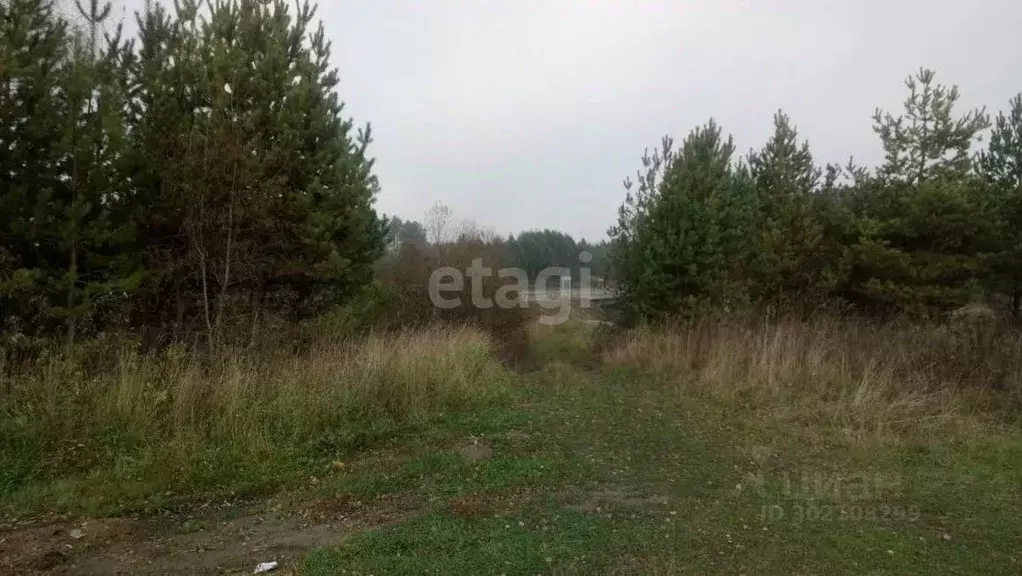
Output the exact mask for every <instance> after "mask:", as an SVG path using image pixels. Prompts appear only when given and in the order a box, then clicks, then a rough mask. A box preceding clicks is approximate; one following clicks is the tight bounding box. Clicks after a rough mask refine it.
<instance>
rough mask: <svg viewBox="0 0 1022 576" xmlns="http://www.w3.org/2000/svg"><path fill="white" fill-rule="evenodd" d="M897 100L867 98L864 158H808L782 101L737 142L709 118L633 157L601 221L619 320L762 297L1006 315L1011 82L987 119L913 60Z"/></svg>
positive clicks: (796, 304)
mask: <svg viewBox="0 0 1022 576" xmlns="http://www.w3.org/2000/svg"><path fill="white" fill-rule="evenodd" d="M906 86H907V88H908V92H909V94H908V98H907V99H906V101H905V109H904V110H903V111H902V112H901V113H899V114H892V113H888V112H884V111H881V110H878V111H877V112H876V114H875V115H874V118H873V128H874V131H875V132H876V134H877V135H878V136H879V138H880V141H881V143H882V145H883V150H884V162H883V164H882V165H880V166H878V167H876V168H874V169H869V168H866V167H862V166H856V165H855V164H853V163H852V162H849V163H848V164H847V165H846V166H838V165H834V164H828V165H826V166H823V167H822V168H821V167H820V166H818V165H817V164H816V162H815V160H814V158H813V156H812V153H811V151H810V148H809V145H808V143H807V142H805V141H800V140H799V137H798V132H797V130H796V128H795V126H794V125H793V124H792V122H791V120H790V119H789V118H788V116H787V115H785V114H784V113H783V112H778V113H777V115H776V116H775V118H774V133H773V136H772V137H771V138H770V140H769V141H768V142H767V143H766V144H765V145H764V146H763V148H762V149H761V150H756V151H752V152H751V153H749V154H748V156H746V157H736V156H735V146H734V143H733V140H732V139H731V137H730V136H726V135H725V134H724V133H723V131H722V129H721V127H720V126H718V125H717V124H716V123H715V122H714V121H712V120H711V121H709V122H708V123H707V124H706V125H704V126H701V127H698V128H696V129H695V130H693V131H692V132H691V133H690V134H689V135H688V136H687V137H686V138H685V140H684V141H683V142H682V144H681V146H680V148H678V149H675V147H674V142H673V141H672V140H671V139H670V138H667V137H665V138H664V140H663V143H662V145H661V146H660V147H659V148H656V149H654V150H653V152H651V153H650V152H647V153H646V154H645V155H644V156H643V158H642V166H643V168H642V170H640V171H639V173H638V174H637V177H636V178H635V179H634V180H632V179H628V180H626V182H625V187H626V189H627V194H626V198H625V202H624V203H623V205H622V206H621V209H620V211H619V217H618V223H617V225H616V226H615V227H613V228H612V229H611V230H610V236H611V240H612V247H613V249H612V258H613V268H614V273H615V276H616V278H617V281H618V286H619V288H620V289H621V290H622V293H623V295H624V296H625V299H626V302H627V306H628V309H629V311H630V312H631V314H632V316H633V318H645V319H656V318H663V317H667V316H675V315H697V314H702V313H706V312H711V311H721V310H737V309H742V308H749V307H764V306H769V307H772V308H773V309H785V310H788V311H795V312H806V311H811V310H814V309H817V308H818V307H821V306H830V305H835V304H836V305H839V306H842V307H848V306H852V307H854V308H856V309H858V310H860V311H867V312H871V313H879V314H910V315H919V316H932V315H934V314H939V313H942V312H944V311H947V310H950V309H954V308H956V307H959V306H962V305H964V304H966V303H969V302H975V301H986V302H991V303H997V302H998V301H1001V302H1004V303H1006V304H1007V305H1008V306H1010V307H1011V308H1012V309H1013V310H1014V312H1015V313H1016V314H1017V313H1018V312H1019V305H1020V297H1022V295H1020V280H1022V250H1020V247H1022V216H1020V215H1022V96H1019V97H1016V98H1014V99H1012V100H1011V102H1010V103H1009V111H1008V113H1007V114H1004V113H1001V114H999V115H998V116H997V118H996V120H995V122H993V125H992V131H991V132H990V136H989V145H988V146H987V147H986V149H984V150H982V151H980V152H978V153H974V152H973V147H974V145H975V144H976V143H977V142H978V141H980V140H981V136H982V135H983V134H984V133H985V131H986V130H987V128H989V127H990V126H991V123H990V121H989V118H988V117H987V115H986V114H985V112H984V111H983V110H970V111H967V112H965V113H962V114H959V113H958V112H957V111H956V110H955V104H956V102H957V101H958V99H959V92H958V88H957V87H954V86H951V87H948V86H944V85H941V84H939V83H937V82H936V79H935V75H934V73H933V72H932V71H930V70H925V69H922V70H920V71H919V72H918V73H917V74H916V75H914V76H912V77H910V78H909V79H908V80H907V81H906Z"/></svg>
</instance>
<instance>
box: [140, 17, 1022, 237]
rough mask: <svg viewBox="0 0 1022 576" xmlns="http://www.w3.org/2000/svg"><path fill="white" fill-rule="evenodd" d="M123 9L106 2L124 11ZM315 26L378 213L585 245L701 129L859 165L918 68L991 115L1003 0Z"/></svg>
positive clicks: (1001, 72) (1006, 55)
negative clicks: (780, 135)
mask: <svg viewBox="0 0 1022 576" xmlns="http://www.w3.org/2000/svg"><path fill="white" fill-rule="evenodd" d="M141 4H142V0H121V2H120V5H121V6H122V7H124V8H127V10H128V11H129V12H130V11H131V10H133V9H135V7H137V6H140V5H141ZM319 16H320V17H321V18H322V19H323V20H324V22H325V25H326V30H327V32H328V34H329V36H330V37H331V38H332V40H333V43H334V64H335V65H336V66H337V67H338V68H339V69H340V76H341V84H340V94H341V98H342V99H343V100H344V101H346V102H347V104H348V113H349V114H350V115H351V116H353V117H354V118H355V119H356V120H357V121H359V122H365V121H371V122H372V124H373V127H374V131H375V138H376V142H375V145H374V146H373V147H372V152H373V153H374V155H375V156H376V157H377V173H378V175H379V178H380V182H381V185H382V192H381V194H380V197H379V199H378V203H377V207H378V209H379V210H381V211H383V212H386V213H388V214H397V215H398V216H401V217H402V218H414V219H419V220H421V219H422V216H423V213H424V212H425V210H426V209H428V208H429V206H430V205H431V204H432V203H433V202H435V201H438V200H439V201H442V202H445V203H447V204H449V205H450V206H451V207H452V208H453V210H454V212H455V216H456V217H457V218H459V219H462V218H470V219H474V220H476V221H477V222H478V223H479V224H482V225H487V226H492V227H493V228H495V229H496V230H497V231H499V232H501V233H507V232H514V231H519V230H523V229H529V228H557V229H561V230H564V231H566V232H568V233H570V234H572V235H574V236H576V237H578V236H585V237H586V238H588V239H592V240H596V239H600V238H603V237H604V235H605V232H606V229H607V227H608V226H610V225H611V224H612V223H613V222H614V219H615V215H616V210H617V207H618V205H619V204H620V203H621V201H622V198H623V196H624V190H623V188H622V185H621V181H622V179H623V178H624V177H626V176H628V175H631V174H634V172H635V170H636V168H638V167H639V158H640V156H641V154H642V150H643V148H644V147H646V146H650V147H652V146H654V145H656V144H657V143H658V142H659V140H660V137H661V136H662V135H663V134H665V133H667V134H671V135H672V136H674V137H675V138H676V140H679V141H680V140H681V139H682V138H683V137H684V136H685V134H686V133H687V132H688V131H689V130H690V129H691V128H692V127H694V126H696V125H697V124H701V123H703V122H704V121H706V120H707V119H708V118H709V117H711V116H713V117H715V118H716V119H717V120H718V122H720V123H721V124H722V125H723V127H724V129H725V130H726V131H728V132H731V133H733V134H734V136H735V140H736V143H737V145H738V150H739V151H740V152H742V153H745V152H746V151H747V150H748V149H749V148H750V147H758V146H759V145H761V144H762V142H763V141H764V140H765V139H766V138H767V137H768V135H769V133H770V129H771V116H772V114H773V112H774V111H775V110H777V109H778V108H783V109H784V110H785V111H786V112H788V113H789V115H790V116H791V117H792V119H793V120H794V122H795V123H796V124H797V125H798V127H799V129H800V131H801V133H802V135H803V136H805V137H807V138H808V139H809V141H810V144H811V146H812V150H813V153H814V154H815V156H816V159H817V161H818V162H819V163H824V162H827V161H840V162H844V161H846V160H847V158H848V156H849V155H854V156H855V158H856V159H857V160H861V161H864V162H870V163H873V162H876V161H877V160H879V158H880V156H881V153H880V147H879V143H878V141H877V139H876V137H875V135H874V134H873V132H872V129H871V119H870V118H871V115H872V112H873V110H874V108H875V107H877V106H880V107H882V108H885V109H891V110H898V109H900V106H901V102H902V101H903V100H904V96H905V90H904V85H903V80H904V78H905V77H906V76H907V75H909V74H911V73H913V72H914V71H915V70H917V69H918V68H919V67H920V66H927V67H932V68H934V69H936V70H937V72H938V76H937V78H938V80H940V81H943V82H945V83H955V84H958V85H959V86H960V88H961V91H962V105H963V108H962V109H963V110H964V109H965V107H966V106H969V107H971V106H982V105H986V106H987V107H988V109H989V110H992V111H996V110H1000V109H1003V108H1005V107H1006V103H1007V101H1008V99H1009V98H1010V97H1011V96H1012V95H1013V94H1015V93H1017V92H1019V91H1022V59H1020V55H1022V34H1020V31H1022V2H1019V1H1018V0H970V1H967V2H966V1H960V0H884V1H880V0H688V1H682V0H670V1H668V0H662V1H628V2H626V1H623V0H621V1H615V0H601V1H596V0H500V1H498V0H357V1H356V0H347V1H339V0H333V1H324V2H322V3H321V7H320V11H319Z"/></svg>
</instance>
